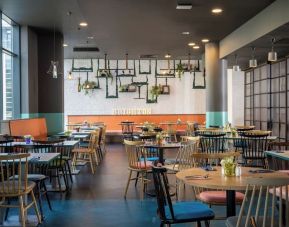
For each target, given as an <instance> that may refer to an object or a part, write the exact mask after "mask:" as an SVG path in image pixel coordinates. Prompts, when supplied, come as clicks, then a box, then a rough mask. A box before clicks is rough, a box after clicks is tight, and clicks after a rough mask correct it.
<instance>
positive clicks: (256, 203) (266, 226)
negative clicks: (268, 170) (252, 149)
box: [226, 176, 289, 227]
mask: <svg viewBox="0 0 289 227" xmlns="http://www.w3.org/2000/svg"><path fill="white" fill-rule="evenodd" d="M244 181H245V182H246V183H247V189H246V192H245V199H244V200H243V203H242V206H241V209H240V212H239V215H238V216H234V217H229V218H228V219H227V221H226V225H227V227H250V226H253V227H255V226H262V227H276V226H278V227H284V226H286V227H288V226H289V205H288V187H287V185H288V184H289V178H288V177H286V176H284V177H274V178H273V177H262V178H261V177H258V178H257V177H252V178H246V179H244ZM277 188H280V191H281V194H282V191H283V190H284V192H285V193H284V195H285V199H280V200H279V201H277V198H276V197H277V194H276V191H277ZM270 190H271V191H272V192H273V194H272V195H270V193H269V191H270ZM254 207H255V209H254ZM284 219H285V220H284Z"/></svg>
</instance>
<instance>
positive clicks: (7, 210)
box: [4, 198, 10, 221]
mask: <svg viewBox="0 0 289 227" xmlns="http://www.w3.org/2000/svg"><path fill="white" fill-rule="evenodd" d="M7 204H8V205H10V199H9V198H7ZM8 213H9V207H7V208H6V211H5V218H4V220H5V221H7V218H8Z"/></svg>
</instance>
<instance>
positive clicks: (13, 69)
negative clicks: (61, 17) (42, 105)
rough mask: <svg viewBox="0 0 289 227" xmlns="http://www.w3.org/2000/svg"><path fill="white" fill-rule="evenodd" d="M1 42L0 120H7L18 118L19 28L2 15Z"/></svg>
mask: <svg viewBox="0 0 289 227" xmlns="http://www.w3.org/2000/svg"><path fill="white" fill-rule="evenodd" d="M1 40H2V41H1V44H2V45H1V50H2V51H1V52H2V54H1V58H2V61H1V63H2V70H1V74H2V77H1V78H2V80H1V82H2V86H1V91H2V92H1V94H2V105H1V106H2V113H1V118H2V119H4V120H9V119H13V118H16V117H18V114H19V112H20V101H19V100H20V97H19V93H20V84H19V76H20V75H19V74H20V73H19V71H20V70H19V65H20V64H19V26H18V25H17V24H16V23H14V22H13V21H12V20H11V19H9V18H8V17H6V16H5V15H4V14H2V19H1Z"/></svg>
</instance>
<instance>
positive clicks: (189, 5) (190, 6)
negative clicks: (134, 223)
mask: <svg viewBox="0 0 289 227" xmlns="http://www.w3.org/2000/svg"><path fill="white" fill-rule="evenodd" d="M192 7H193V6H192V4H178V5H177V7H176V9H192Z"/></svg>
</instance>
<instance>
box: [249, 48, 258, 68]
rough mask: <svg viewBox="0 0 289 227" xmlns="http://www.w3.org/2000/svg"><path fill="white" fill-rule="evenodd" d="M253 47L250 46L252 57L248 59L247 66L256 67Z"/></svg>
mask: <svg viewBox="0 0 289 227" xmlns="http://www.w3.org/2000/svg"><path fill="white" fill-rule="evenodd" d="M255 50H256V48H255V47H252V58H251V59H250V60H249V67H250V68H256V67H257V65H258V64H257V59H256V58H255Z"/></svg>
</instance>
